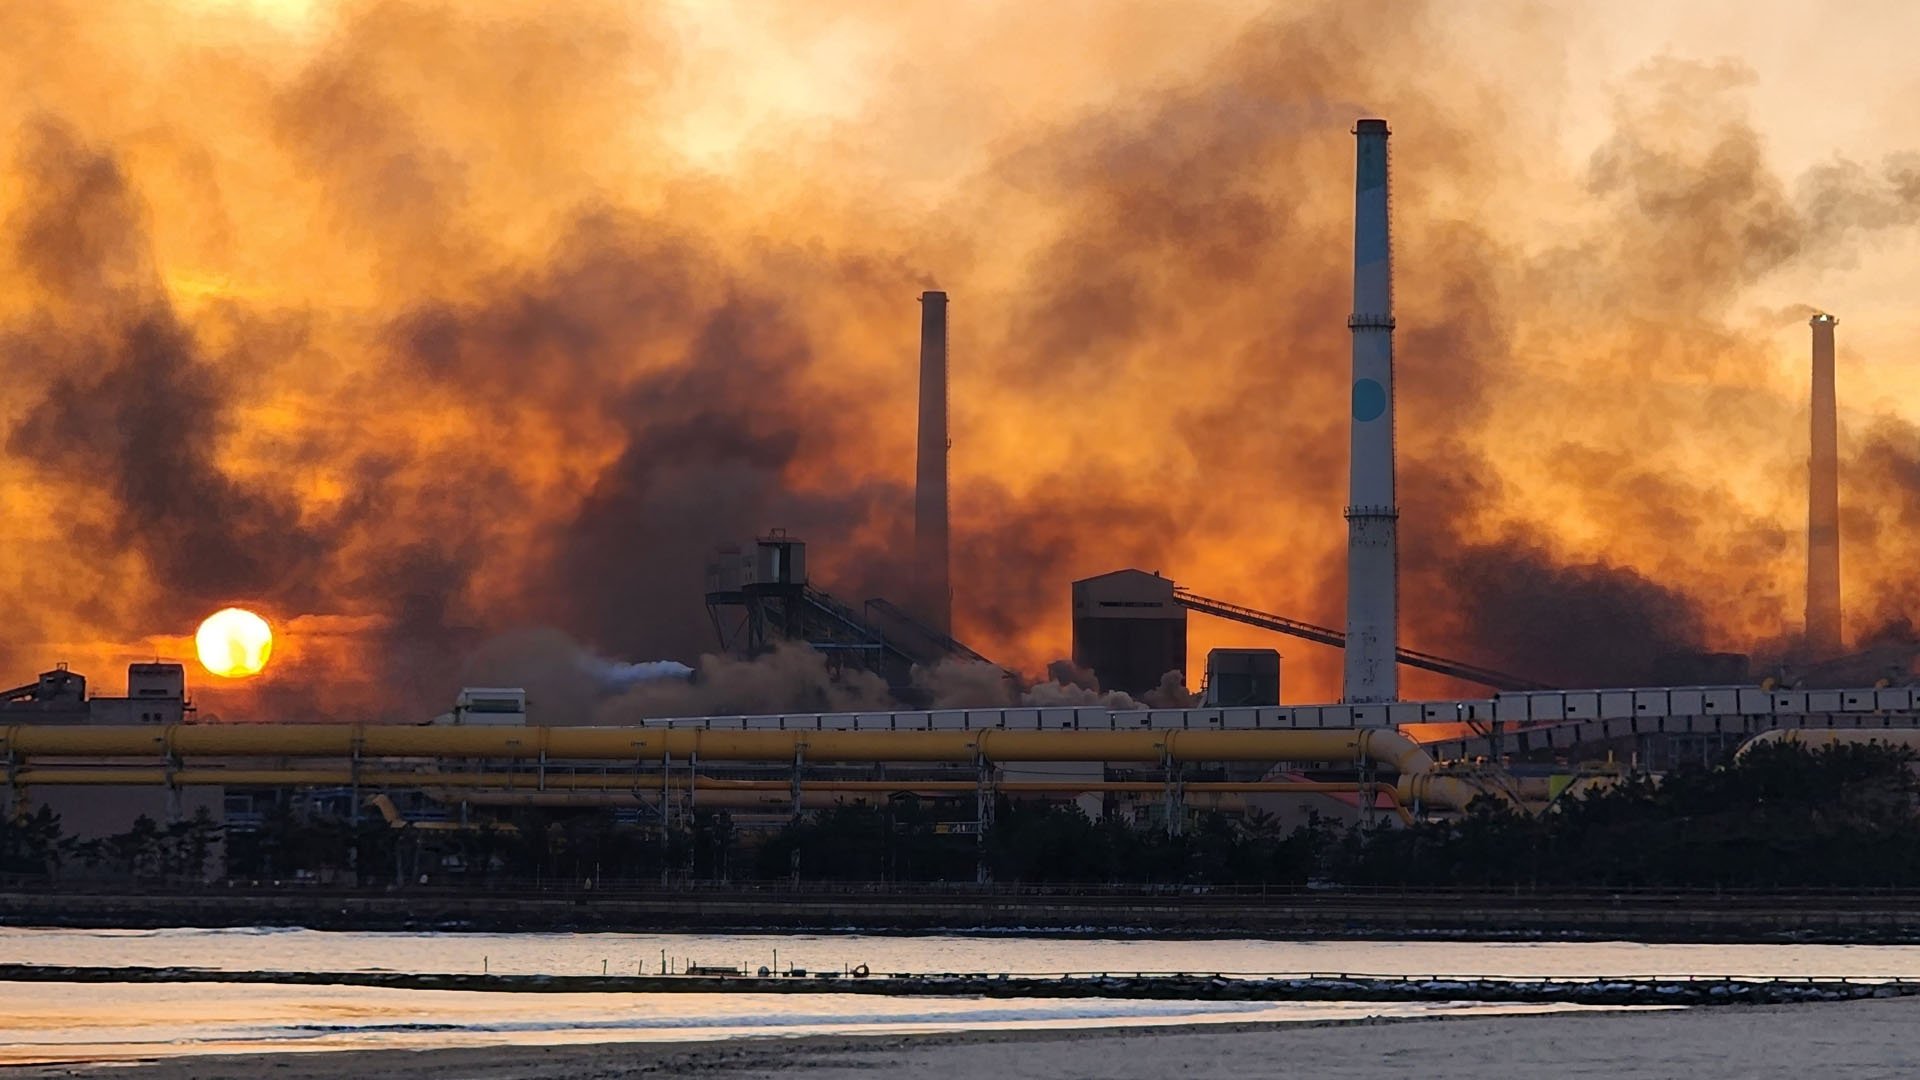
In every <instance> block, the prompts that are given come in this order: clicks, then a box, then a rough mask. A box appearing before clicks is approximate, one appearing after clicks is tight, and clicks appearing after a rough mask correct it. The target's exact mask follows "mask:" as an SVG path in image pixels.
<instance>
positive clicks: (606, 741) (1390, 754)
mask: <svg viewBox="0 0 1920 1080" xmlns="http://www.w3.org/2000/svg"><path fill="white" fill-rule="evenodd" d="M0 754H6V755H11V756H12V757H13V758H14V759H15V760H16V761H17V760H19V759H23V758H28V759H30V758H33V757H36V756H42V757H79V758H86V757H114V758H139V757H147V758H160V759H165V758H167V757H169V756H171V757H173V758H176V759H177V758H189V757H251V758H311V757H332V758H348V757H354V756H356V755H357V756H359V757H362V758H396V757H397V758H428V757H433V758H454V759H463V758H484V759H488V760H516V761H527V760H534V759H538V758H541V757H542V756H544V757H545V758H546V759H547V760H550V761H624V762H645V761H659V760H663V759H667V758H671V759H673V760H676V761H686V760H689V759H691V758H693V757H694V756H696V755H697V756H698V757H699V758H701V759H702V760H706V761H758V762H791V761H792V760H793V759H794V757H795V756H796V754H800V755H803V756H804V757H805V759H806V760H808V761H853V762H877V761H936V762H951V763H962V764H964V763H971V762H973V761H975V760H982V759H983V760H986V761H989V762H1012V761H1124V762H1159V761H1163V760H1167V761H1175V762H1193V761H1338V762H1353V763H1359V762H1361V761H1363V760H1366V759H1368V758H1371V759H1372V760H1374V761H1376V762H1378V763H1380V764H1383V765H1388V766H1390V767H1392V768H1393V769H1394V770H1395V771H1398V772H1408V771H1421V770H1424V769H1425V768H1428V767H1431V765H1432V759H1430V758H1428V757H1427V755H1426V753H1425V752H1424V751H1422V750H1421V749H1420V748H1419V746H1418V745H1416V744H1415V743H1414V742H1413V741H1412V740H1410V739H1408V738H1406V737H1405V736H1404V735H1401V734H1400V733H1398V732H1395V731H1390V730H1385V729H1378V728H1358V729H1341V730H1298V731H1186V730H1174V731H1014V730H1006V729H997V728H996V729H989V730H986V731H707V730H702V729H697V728H657V727H656V728H642V727H624V728H590V727H511V728H508V727H500V728H484V727H451V726H426V727H401V726H393V725H378V724H172V725H164V726H152V725H146V726H142V725H117V726H99V727H93V726H75V725H54V724H22V725H16V726H13V727H8V728H0Z"/></svg>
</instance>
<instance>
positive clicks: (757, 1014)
mask: <svg viewBox="0 0 1920 1080" xmlns="http://www.w3.org/2000/svg"><path fill="white" fill-rule="evenodd" d="M1541 1011H1556V1007H1532V1006H1480V1005H1449V1004H1412V1005H1399V1004H1391V1005H1376V1004H1357V1003H1356V1004H1343V1003H1337V1002H1336V1003H1325V1002H1298V1003H1296V1002H1202V1001H1192V1002H1188V1001H1117V1000H1076V1001H1060V1000H1035V999H1019V998H1011V999H980V998H889V997H876V996H872V995H859V994H807V995H789V994H487V993H477V992H471V991H452V990H387V989H363V988H354V987H327V986H233V985H223V984H210V985H190V984H187V985H181V984H176V985H117V986H116V985H106V986H102V985H82V984H77V983H52V984H40V985H20V984H16V985H12V986H5V987H0V1064H21V1063H26V1062H48V1061H78V1060H106V1059H113V1058H128V1057H159V1056H170V1055H181V1054H214V1053H235V1052H242V1051H259V1050H274V1051H285V1050H367V1049H383V1048H384V1049H399V1048H407V1049H424V1048H428V1047H446V1046H485V1045H499V1044H514V1045H550V1044H556V1043H581V1042H628V1041H656V1040H657V1041H669V1040H671V1041H684V1040H701V1039H725V1038H738V1037H742V1036H747V1035H825V1034H888V1033H904V1032H928V1031H957V1030H965V1029H969V1028H997V1029H1015V1028H1048V1027H1055V1028H1057V1027H1108V1026H1120V1025H1124V1026H1138V1025H1155V1024H1195V1023H1225V1022H1238V1021H1303V1020H1333V1019H1354V1018H1358V1017H1365V1016H1430V1015H1438V1014H1459V1013H1465V1012H1488V1013H1492V1012H1504V1013H1515V1012H1541Z"/></svg>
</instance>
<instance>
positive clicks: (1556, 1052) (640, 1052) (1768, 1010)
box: [0, 999, 1920, 1080]
mask: <svg viewBox="0 0 1920 1080" xmlns="http://www.w3.org/2000/svg"><path fill="white" fill-rule="evenodd" d="M1917 1024H1920V1001H1915V1000H1912V999H1907V1000H1882V1001H1865V1002H1852V1003H1845V1004H1830V1005H1829V1004H1818V1005H1789V1006H1768V1007H1738V1006H1735V1007H1722V1008H1715V1009H1696V1010H1685V1011H1660V1012H1629V1013H1584V1014H1559V1015H1549V1016H1532V1017H1474V1018H1460V1019H1444V1020H1403V1021H1361V1022H1343V1023H1328V1024H1313V1025H1307V1024H1259V1025H1251V1024H1249V1025H1234V1026H1208V1027H1185V1028H1160V1029H1156V1030H1153V1031H1150V1032H1143V1031H1129V1030H1127V1029H1116V1028H1107V1029H1096V1030H1083V1031H1037V1032H1036V1031H1021V1032H974V1033H967V1034H959V1035H951V1034H949V1035H927V1036H898V1035H891V1036H872V1037H816V1038H804V1039H789V1040H780V1039H742V1040H733V1041H727V1042H711V1043H649V1044H596V1045H581V1046H549V1047H512V1046H502V1047H487V1048H473V1049H460V1050H430V1051H372V1052H342V1053H307V1054H254V1055H242V1056H231V1057H198V1058H175V1059H168V1060H165V1061H156V1062H151V1063H136V1064H127V1063H120V1064H114V1065H103V1066H85V1065H59V1066H40V1067H23V1068H15V1069H0V1077H6V1078H21V1080H25V1078H29V1077H31V1078H48V1077H74V1076H93V1077H102V1078H104V1077H107V1076H115V1077H123V1076H124V1077H139V1078H142V1080H253V1078H256V1077H260V1076H273V1077H275V1078H277V1080H336V1078H347V1077H362V1076H408V1077H425V1078H429V1080H616V1078H625V1077H639V1076H676V1075H691V1074H699V1075H702V1076H710V1077H738V1078H749V1077H773V1076H785V1075H789V1074H793V1073H799V1072H804V1074H805V1075H806V1076H808V1077H811V1078H813V1080H853V1078H856V1077H861V1078H867V1077H874V1076H940V1077H963V1078H964V1077H980V1078H992V1080H1013V1078H1022V1080H1026V1078H1031V1080H1070V1078H1072V1080H1078V1078H1090V1077H1100V1078H1103V1080H1159V1078H1162V1077H1169V1076H1181V1077H1209V1078H1210V1077H1220V1078H1239V1077H1248V1078H1252V1077H1272V1076H1286V1075H1299V1076H1312V1077H1315V1078H1317V1080H1376V1078H1384V1077H1398V1076H1406V1075H1418V1076H1421V1077H1423V1078H1425V1080H1489V1078H1494V1077H1504V1076H1548V1075H1551V1076H1556V1077H1560V1078H1581V1077H1596V1078H1597V1077H1636V1078H1639V1077H1647V1078H1665V1077H1675V1078H1679V1077H1686V1078H1689V1080H1736V1078H1740V1080H1745V1078H1751V1077H1772V1076H1779V1077H1804V1076H1825V1077H1848V1078H1854V1077H1860V1078H1866V1077H1887V1078H1892V1077H1906V1076H1910V1075H1913V1071H1914V1066H1915V1065H1916V1064H1920V1029H1917V1028H1916V1025H1917Z"/></svg>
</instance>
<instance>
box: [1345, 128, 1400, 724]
mask: <svg viewBox="0 0 1920 1080" xmlns="http://www.w3.org/2000/svg"><path fill="white" fill-rule="evenodd" d="M1353 133H1354V135H1355V137H1356V138H1357V140H1358V146H1357V148H1356V149H1357V157H1356V166H1357V167H1356V170H1355V172H1356V178H1355V179H1356V183H1355V195H1354V217H1353V316H1352V317H1351V318H1349V319H1348V320H1347V326H1348V327H1349V328H1350V329H1351V330H1352V331H1353V421H1352V428H1351V432H1352V444H1351V455H1352V456H1351V459H1350V464H1349V468H1350V472H1349V487H1348V498H1347V642H1346V694H1345V698H1346V700H1347V701H1349V702H1372V701H1391V700H1393V699H1394V698H1395V697H1396V696H1398V693H1399V682H1398V672H1396V671H1395V669H1394V663H1395V660H1394V654H1395V651H1396V649H1397V648H1398V645H1399V640H1398V638H1399V634H1398V629H1399V623H1398V619H1399V604H1398V593H1399V559H1398V554H1397V549H1396V547H1395V535H1394V534H1395V528H1396V523H1397V521H1398V518H1399V510H1398V507H1397V506H1396V505H1395V503H1394V490H1393V481H1394V477H1393V472H1394V469H1393V245H1392V243H1391V242H1390V240H1389V238H1388V233H1387V122H1386V121H1385V120H1362V121H1360V122H1359V123H1358V124H1357V125H1355V127H1354V129H1353Z"/></svg>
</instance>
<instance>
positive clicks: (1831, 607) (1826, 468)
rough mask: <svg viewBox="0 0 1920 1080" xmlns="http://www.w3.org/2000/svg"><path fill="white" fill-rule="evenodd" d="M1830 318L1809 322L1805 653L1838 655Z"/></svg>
mask: <svg viewBox="0 0 1920 1080" xmlns="http://www.w3.org/2000/svg"><path fill="white" fill-rule="evenodd" d="M1839 321H1840V320H1838V319H1836V318H1834V317H1833V316H1831V315H1826V314H1821V315H1815V316H1814V317H1813V320H1812V323H1813V447H1812V453H1811V454H1809V455H1808V469H1807V650H1808V651H1809V652H1810V653H1812V654H1813V655H1814V656H1816V657H1827V656H1838V655H1839V654H1840V651H1841V649H1842V648H1843V647H1844V646H1843V644H1842V642H1841V640H1840V435H1839V428H1840V423H1839V417H1838V410H1837V408H1836V405H1835V402H1834V390H1833V328H1834V325H1835V324H1836V323H1838V322H1839Z"/></svg>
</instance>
